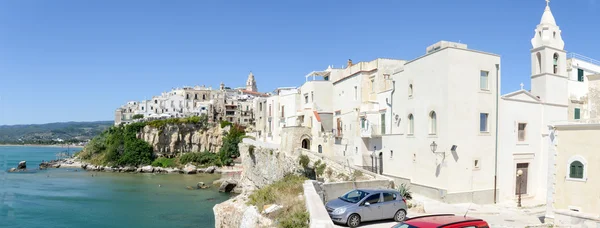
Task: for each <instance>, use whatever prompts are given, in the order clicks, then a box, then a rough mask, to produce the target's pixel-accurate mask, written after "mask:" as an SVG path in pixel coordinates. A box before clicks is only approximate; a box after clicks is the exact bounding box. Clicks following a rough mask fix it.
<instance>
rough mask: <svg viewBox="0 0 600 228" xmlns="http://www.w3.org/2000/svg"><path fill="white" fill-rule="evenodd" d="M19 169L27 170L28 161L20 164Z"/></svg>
mask: <svg viewBox="0 0 600 228" xmlns="http://www.w3.org/2000/svg"><path fill="white" fill-rule="evenodd" d="M17 169H27V162H26V161H21V162H19V165H18V166H17Z"/></svg>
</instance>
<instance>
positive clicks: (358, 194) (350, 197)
mask: <svg viewBox="0 0 600 228" xmlns="http://www.w3.org/2000/svg"><path fill="white" fill-rule="evenodd" d="M367 195H368V193H366V192H364V191H361V190H352V191H349V192H348V193H346V194H345V195H343V196H341V197H340V199H341V200H343V201H346V202H350V203H358V201H360V200H362V199H363V198H365V196H367Z"/></svg>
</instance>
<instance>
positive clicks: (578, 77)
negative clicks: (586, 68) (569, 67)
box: [577, 69, 583, 82]
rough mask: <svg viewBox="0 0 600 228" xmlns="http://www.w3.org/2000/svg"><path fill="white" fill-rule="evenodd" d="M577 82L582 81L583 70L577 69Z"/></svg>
mask: <svg viewBox="0 0 600 228" xmlns="http://www.w3.org/2000/svg"><path fill="white" fill-rule="evenodd" d="M577 81H580V82H582V81H583V70H582V69H577Z"/></svg>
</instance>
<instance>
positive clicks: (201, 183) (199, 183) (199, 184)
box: [196, 182, 208, 189]
mask: <svg viewBox="0 0 600 228" xmlns="http://www.w3.org/2000/svg"><path fill="white" fill-rule="evenodd" d="M196 187H197V188H200V189H205V188H208V185H206V184H204V182H198V184H197V185H196Z"/></svg>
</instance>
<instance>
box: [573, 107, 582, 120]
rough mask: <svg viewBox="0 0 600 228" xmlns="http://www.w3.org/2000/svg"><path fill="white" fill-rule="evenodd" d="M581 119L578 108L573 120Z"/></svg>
mask: <svg viewBox="0 0 600 228" xmlns="http://www.w3.org/2000/svg"><path fill="white" fill-rule="evenodd" d="M580 118H581V111H580V109H578V108H575V117H574V119H576V120H578V119H580Z"/></svg>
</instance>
